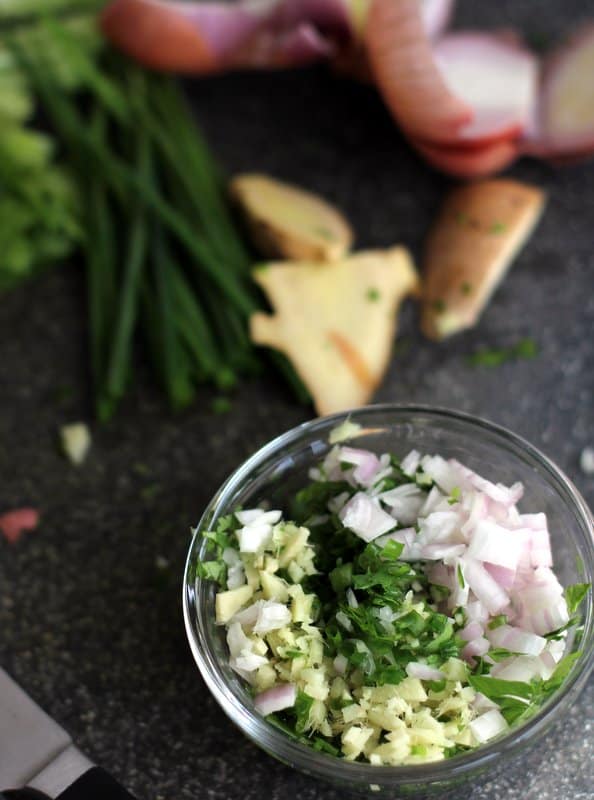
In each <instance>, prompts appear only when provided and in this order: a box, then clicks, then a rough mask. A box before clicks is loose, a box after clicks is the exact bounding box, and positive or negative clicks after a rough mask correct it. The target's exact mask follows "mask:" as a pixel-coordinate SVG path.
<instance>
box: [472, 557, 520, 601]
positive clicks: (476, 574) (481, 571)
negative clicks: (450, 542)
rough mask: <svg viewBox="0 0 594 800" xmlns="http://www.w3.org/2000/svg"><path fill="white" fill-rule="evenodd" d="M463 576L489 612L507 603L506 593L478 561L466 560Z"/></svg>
mask: <svg viewBox="0 0 594 800" xmlns="http://www.w3.org/2000/svg"><path fill="white" fill-rule="evenodd" d="M465 578H466V581H467V582H468V585H469V586H470V588H471V589H472V591H473V592H474V594H475V596H476V597H477V599H478V600H480V601H481V603H483V604H484V605H485V606H486V608H487V610H488V611H489V612H490V613H491V614H497V613H498V612H500V611H501V610H502V609H504V608H505V607H506V606H507V605H508V603H509V597H508V595H507V593H506V592H505V591H504V590H503V589H502V588H501V587H500V586H499V584H498V583H497V582H496V581H495V580H494V579H493V578H492V577H491V576H490V575H489V573H488V572H487V570H486V569H485V568H484V566H483V565H482V564H481V563H480V562H479V561H471V560H468V561H467V562H466V569H465Z"/></svg>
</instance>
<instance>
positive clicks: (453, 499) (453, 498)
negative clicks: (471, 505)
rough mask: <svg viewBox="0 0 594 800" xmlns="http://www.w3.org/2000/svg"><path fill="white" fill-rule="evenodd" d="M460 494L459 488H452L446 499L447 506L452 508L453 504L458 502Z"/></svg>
mask: <svg viewBox="0 0 594 800" xmlns="http://www.w3.org/2000/svg"><path fill="white" fill-rule="evenodd" d="M460 494H461V491H460V487H459V486H454V488H453V489H452V491H451V492H450V496H449V497H448V504H449V505H451V506H453V505H454V504H455V503H457V502H459V500H460Z"/></svg>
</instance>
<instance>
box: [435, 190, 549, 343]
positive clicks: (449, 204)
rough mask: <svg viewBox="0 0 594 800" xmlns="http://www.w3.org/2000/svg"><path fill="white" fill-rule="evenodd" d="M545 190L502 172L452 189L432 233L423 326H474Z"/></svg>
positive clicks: (447, 331)
mask: <svg viewBox="0 0 594 800" xmlns="http://www.w3.org/2000/svg"><path fill="white" fill-rule="evenodd" d="M544 202H545V195H544V193H543V192H542V191H541V190H540V189H537V188H535V187H533V186H528V185H526V184H523V183H520V182H518V181H514V180H509V179H506V178H500V179H495V180H486V181H481V182H478V183H472V184H469V185H467V186H462V187H460V188H458V189H454V191H453V192H451V193H450V194H449V195H448V197H447V199H446V201H445V203H444V205H443V208H442V210H441V213H440V215H439V217H438V219H437V221H436V223H435V226H434V227H433V230H432V231H431V233H430V235H429V239H428V241H427V246H426V251H425V263H424V273H423V312H422V321H421V327H422V329H423V332H424V333H425V335H426V336H428V337H429V338H431V339H445V338H446V337H447V336H451V335H452V334H454V333H457V332H458V331H461V330H464V329H465V328H470V327H472V326H473V325H474V324H475V323H476V322H477V320H478V318H479V317H480V315H481V312H482V311H483V309H484V308H485V306H486V305H487V303H488V301H489V299H490V297H491V295H492V294H493V292H494V291H495V289H496V287H497V285H498V284H499V283H500V281H501V280H502V279H503V277H504V275H505V273H506V272H507V270H508V268H509V266H510V265H511V263H512V261H513V260H514V258H515V256H516V254H517V253H518V251H519V250H520V248H521V247H522V246H523V245H524V243H525V242H526V240H527V239H528V237H529V236H530V234H531V233H532V231H533V229H534V227H535V225H536V223H537V222H538V219H539V217H540V215H541V212H542V209H543V206H544Z"/></svg>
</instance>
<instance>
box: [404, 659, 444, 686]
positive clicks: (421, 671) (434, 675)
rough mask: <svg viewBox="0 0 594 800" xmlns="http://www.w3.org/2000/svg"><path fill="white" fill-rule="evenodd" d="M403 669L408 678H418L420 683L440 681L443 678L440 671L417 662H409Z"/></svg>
mask: <svg viewBox="0 0 594 800" xmlns="http://www.w3.org/2000/svg"><path fill="white" fill-rule="evenodd" d="M405 669H406V674H407V675H408V677H409V678H418V679H419V680H421V681H440V680H442V679H443V678H445V675H444V674H443V672H441V671H440V670H438V669H435V667H430V666H429V665H428V664H421V663H420V662H419V661H410V662H409V663H408V664H407V665H406V667H405Z"/></svg>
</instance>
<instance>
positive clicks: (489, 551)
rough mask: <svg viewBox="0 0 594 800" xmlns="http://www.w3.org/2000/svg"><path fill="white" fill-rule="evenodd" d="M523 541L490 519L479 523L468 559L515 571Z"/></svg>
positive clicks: (469, 549)
mask: <svg viewBox="0 0 594 800" xmlns="http://www.w3.org/2000/svg"><path fill="white" fill-rule="evenodd" d="M522 546H523V543H522V540H521V539H520V538H518V537H517V536H515V535H514V533H513V531H509V530H507V529H506V528H503V527H502V526H501V525H497V524H496V523H495V522H492V521H491V520H488V519H482V520H479V522H477V524H476V527H475V529H474V534H473V536H472V539H471V542H470V544H469V546H468V552H467V557H468V558H474V559H476V560H477V561H488V562H489V564H496V565H497V566H500V567H506V568H507V569H511V570H515V569H516V567H517V566H518V561H519V559H520V554H521V551H522Z"/></svg>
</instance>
